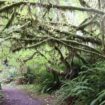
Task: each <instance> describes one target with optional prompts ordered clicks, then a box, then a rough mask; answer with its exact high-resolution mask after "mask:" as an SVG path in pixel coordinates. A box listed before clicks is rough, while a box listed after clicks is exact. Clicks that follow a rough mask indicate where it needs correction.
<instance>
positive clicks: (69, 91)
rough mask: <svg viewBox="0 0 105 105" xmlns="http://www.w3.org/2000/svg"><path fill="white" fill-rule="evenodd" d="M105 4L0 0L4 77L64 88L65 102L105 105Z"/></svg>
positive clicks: (61, 95)
mask: <svg viewBox="0 0 105 105" xmlns="http://www.w3.org/2000/svg"><path fill="white" fill-rule="evenodd" d="M104 7H105V1H104V0H50V1H49V0H27V1H25V0H0V20H1V21H0V46H1V48H0V59H1V63H0V65H1V67H0V72H1V73H2V71H4V76H3V77H7V79H9V82H11V81H12V80H15V81H17V83H22V84H32V83H39V84H40V89H39V90H40V91H41V92H48V93H54V92H55V91H56V90H58V89H59V90H58V91H57V96H59V97H58V100H57V104H59V105H60V104H62V103H63V105H64V103H65V104H71V105H72V104H73V105H77V103H78V105H79V104H80V105H81V104H83V105H85V104H86V105H104V104H105V101H104V97H105V95H104V94H105V90H104V88H105V86H104V83H105V82H104V81H105V78H104V74H105V71H104V66H105V65H104V62H105V60H104V59H105V41H104V40H105V28H104V27H105V22H104V20H105V12H104ZM14 68H15V69H14ZM8 75H9V76H8ZM6 82H7V81H6ZM61 100H62V101H61ZM59 102H60V103H59Z"/></svg>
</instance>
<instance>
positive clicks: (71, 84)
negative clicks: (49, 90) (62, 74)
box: [56, 61, 105, 105]
mask: <svg viewBox="0 0 105 105" xmlns="http://www.w3.org/2000/svg"><path fill="white" fill-rule="evenodd" d="M83 68H84V69H83V71H81V72H80V73H79V76H78V77H77V78H75V79H73V80H66V81H63V84H64V85H63V86H62V87H61V88H60V90H58V91H57V92H56V95H57V100H56V104H57V105H58V104H59V105H105V61H101V62H97V63H95V64H93V65H91V66H88V67H87V66H84V67H83Z"/></svg>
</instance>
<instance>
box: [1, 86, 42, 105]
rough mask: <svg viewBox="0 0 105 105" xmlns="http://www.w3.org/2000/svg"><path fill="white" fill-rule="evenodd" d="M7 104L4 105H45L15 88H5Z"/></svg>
mask: <svg viewBox="0 0 105 105" xmlns="http://www.w3.org/2000/svg"><path fill="white" fill-rule="evenodd" d="M3 92H4V95H5V102H4V103H3V104H2V105H43V104H42V101H41V100H37V99H32V98H31V97H30V96H28V95H27V94H25V93H24V92H22V91H21V90H18V89H16V88H15V87H6V88H3Z"/></svg>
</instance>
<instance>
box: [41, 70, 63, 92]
mask: <svg viewBox="0 0 105 105" xmlns="http://www.w3.org/2000/svg"><path fill="white" fill-rule="evenodd" d="M40 80H41V81H40V83H41V87H40V91H41V92H42V93H52V92H54V91H55V90H57V89H59V88H60V86H61V82H60V80H59V78H58V77H54V75H53V74H52V73H49V72H47V71H46V72H44V74H43V75H42V76H41V78H40Z"/></svg>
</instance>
